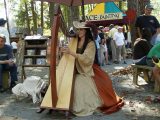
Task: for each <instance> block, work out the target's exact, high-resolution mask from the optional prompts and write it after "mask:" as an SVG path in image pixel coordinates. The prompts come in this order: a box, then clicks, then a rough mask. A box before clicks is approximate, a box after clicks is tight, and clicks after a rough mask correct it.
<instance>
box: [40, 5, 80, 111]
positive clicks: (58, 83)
mask: <svg viewBox="0 0 160 120" xmlns="http://www.w3.org/2000/svg"><path fill="white" fill-rule="evenodd" d="M56 7H57V8H56V11H55V15H54V21H53V26H52V32H51V34H52V38H51V53H50V85H49V87H48V90H47V92H46V94H45V96H44V98H43V101H42V103H41V106H40V107H41V108H49V109H59V110H67V111H68V110H69V109H70V105H71V104H70V103H71V102H70V101H71V93H72V83H73V81H72V80H73V73H74V65H75V58H74V57H73V56H71V55H67V54H64V55H63V56H62V58H61V60H60V62H59V64H58V67H57V68H56V47H57V41H58V29H59V28H62V31H63V33H64V34H65V35H66V36H68V32H67V31H66V30H67V29H66V26H65V24H64V22H63V21H64V20H63V16H62V13H61V10H60V7H59V5H58V6H56ZM69 48H70V49H71V50H72V51H76V49H77V39H76V38H72V39H71V40H70V44H69Z"/></svg>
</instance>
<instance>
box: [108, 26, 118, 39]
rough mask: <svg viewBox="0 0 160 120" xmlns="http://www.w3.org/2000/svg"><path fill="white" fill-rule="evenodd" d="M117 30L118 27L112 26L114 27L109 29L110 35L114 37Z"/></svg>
mask: <svg viewBox="0 0 160 120" xmlns="http://www.w3.org/2000/svg"><path fill="white" fill-rule="evenodd" d="M117 31H118V30H117V29H116V28H112V29H111V30H110V31H109V33H108V36H109V37H110V38H113V36H114V33H116V32H117Z"/></svg>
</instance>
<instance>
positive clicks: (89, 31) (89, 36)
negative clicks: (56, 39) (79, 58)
mask: <svg viewBox="0 0 160 120" xmlns="http://www.w3.org/2000/svg"><path fill="white" fill-rule="evenodd" d="M85 26H86V27H89V28H86V34H85V41H84V44H83V47H82V53H83V52H84V50H85V49H86V47H87V45H88V43H89V42H90V41H93V42H94V43H95V40H96V38H97V36H98V30H97V26H96V25H95V24H93V23H91V22H88V23H87V24H86V25H85ZM95 47H96V43H95ZM94 63H95V64H98V65H99V62H98V54H97V49H96V53H95V60H94Z"/></svg>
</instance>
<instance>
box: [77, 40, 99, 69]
mask: <svg viewBox="0 0 160 120" xmlns="http://www.w3.org/2000/svg"><path fill="white" fill-rule="evenodd" d="M95 52H96V48H95V44H94V42H93V41H92V42H90V43H88V45H87V47H86V49H85V51H84V53H83V54H77V61H78V63H79V64H80V66H85V67H87V66H92V65H93V62H94V59H95Z"/></svg>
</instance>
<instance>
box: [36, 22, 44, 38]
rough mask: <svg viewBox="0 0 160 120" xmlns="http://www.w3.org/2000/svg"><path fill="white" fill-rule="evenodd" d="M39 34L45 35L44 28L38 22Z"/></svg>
mask: <svg viewBox="0 0 160 120" xmlns="http://www.w3.org/2000/svg"><path fill="white" fill-rule="evenodd" d="M37 35H41V36H42V35H43V29H42V27H41V25H40V24H38V27H37Z"/></svg>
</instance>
